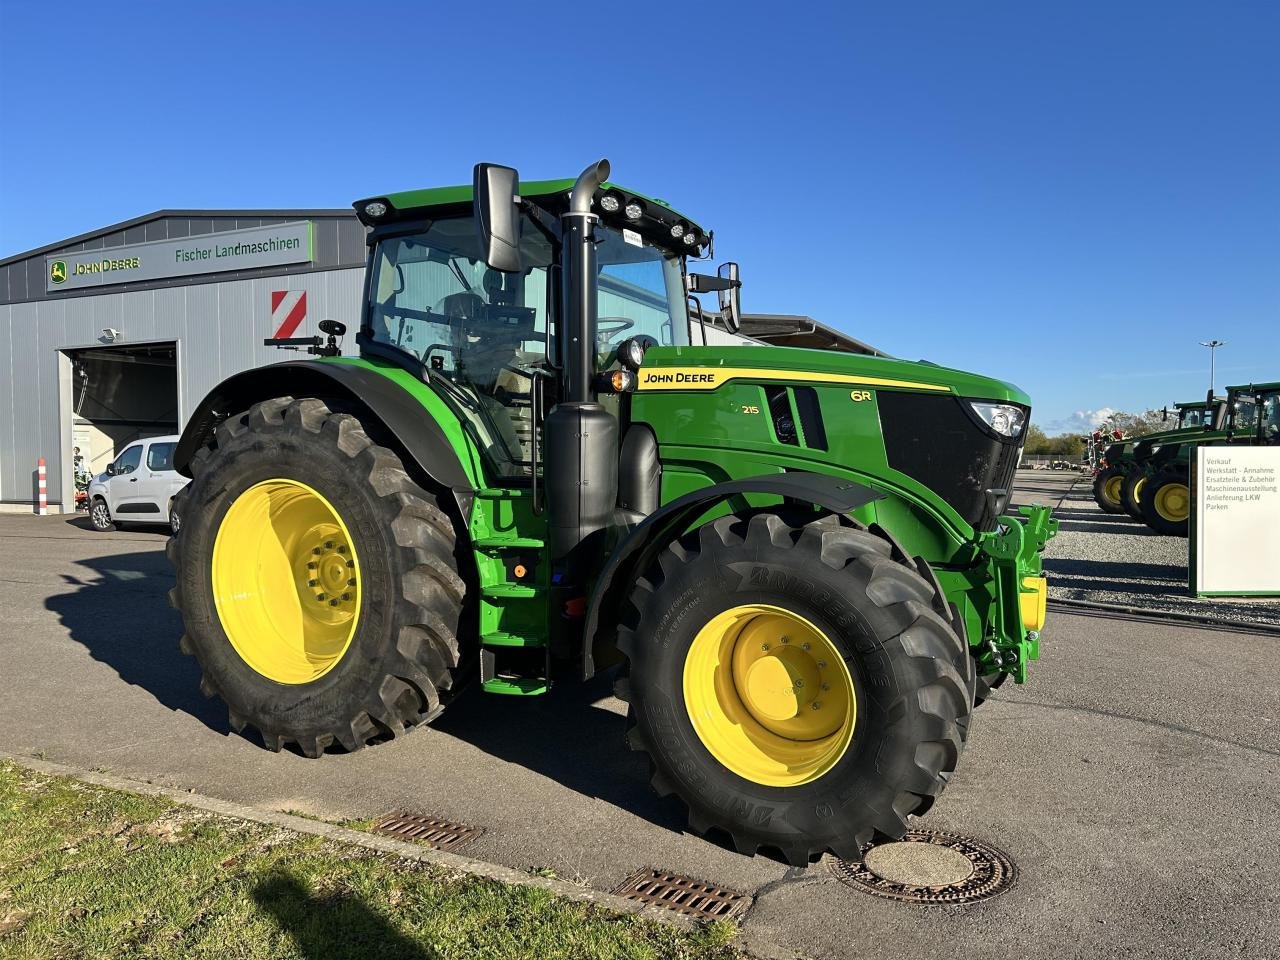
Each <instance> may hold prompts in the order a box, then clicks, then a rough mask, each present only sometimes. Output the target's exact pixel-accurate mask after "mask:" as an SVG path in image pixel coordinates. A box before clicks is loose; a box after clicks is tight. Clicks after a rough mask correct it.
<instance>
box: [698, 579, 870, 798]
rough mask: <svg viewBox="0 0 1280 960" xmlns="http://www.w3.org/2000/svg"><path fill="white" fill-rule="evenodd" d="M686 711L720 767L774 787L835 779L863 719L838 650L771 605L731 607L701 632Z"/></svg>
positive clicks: (801, 620)
mask: <svg viewBox="0 0 1280 960" xmlns="http://www.w3.org/2000/svg"><path fill="white" fill-rule="evenodd" d="M684 702H685V708H686V709H687V710H688V712H689V719H690V721H691V722H692V723H693V729H694V730H695V731H696V732H697V734H698V738H699V739H700V740H701V741H702V743H703V745H704V746H705V747H706V748H707V749H708V750H709V751H710V752H711V755H712V756H714V757H715V758H716V760H718V761H719V762H720V763H721V764H723V765H724V766H725V767H726V768H728V769H729V770H731V771H732V772H734V773H736V774H737V775H738V776H740V777H742V778H743V779H746V780H750V781H752V782H753V783H759V784H764V785H766V786H771V787H795V786H799V785H800V784H802V783H808V782H810V781H812V780H816V779H817V778H818V777H820V776H822V775H823V774H824V773H826V772H827V771H828V770H830V769H831V768H832V767H833V766H834V765H835V764H836V762H837V761H838V760H839V759H840V758H841V757H842V756H843V755H844V752H845V750H846V749H847V748H848V746H849V742H850V740H852V738H853V729H854V726H855V724H856V720H857V703H856V699H855V697H854V693H853V681H852V679H851V678H850V676H849V668H848V667H847V666H846V665H845V662H844V658H843V657H841V656H840V652H839V651H838V650H837V649H836V647H835V645H834V644H833V643H832V642H831V641H830V640H829V639H827V636H826V634H824V633H823V632H822V631H821V630H819V629H818V628H817V627H815V626H814V625H813V624H812V623H810V622H809V621H808V620H806V619H804V618H803V617H801V616H798V615H796V614H794V613H792V612H790V611H788V610H784V609H782V608H781V607H772V606H767V605H764V604H746V605H744V606H738V607H733V608H732V609H729V610H726V611H725V612H724V613H722V614H720V615H719V616H716V617H714V618H712V619H711V620H710V621H709V622H708V623H707V624H706V625H705V626H704V627H703V628H702V629H701V630H699V631H698V635H697V636H696V637H694V639H693V644H692V646H690V648H689V653H688V655H687V656H686V657H685V662H684Z"/></svg>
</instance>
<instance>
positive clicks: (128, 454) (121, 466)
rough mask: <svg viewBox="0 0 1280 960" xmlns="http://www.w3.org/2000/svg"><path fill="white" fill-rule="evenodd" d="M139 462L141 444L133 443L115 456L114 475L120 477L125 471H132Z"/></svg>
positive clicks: (136, 467)
mask: <svg viewBox="0 0 1280 960" xmlns="http://www.w3.org/2000/svg"><path fill="white" fill-rule="evenodd" d="M140 463H142V445H141V444H134V445H133V446H132V447H130V448H129V449H127V450H126V451H125V452H124V453H122V454H120V456H118V457H116V476H117V477H121V476H124V475H125V474H126V473H133V471H135V470H137V469H138V464H140Z"/></svg>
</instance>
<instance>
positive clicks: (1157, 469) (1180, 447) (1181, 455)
mask: <svg viewBox="0 0 1280 960" xmlns="http://www.w3.org/2000/svg"><path fill="white" fill-rule="evenodd" d="M1214 426H1215V429H1211V430H1205V431H1204V432H1202V433H1197V434H1192V435H1190V436H1187V437H1179V438H1176V440H1174V441H1165V442H1163V443H1154V444H1152V445H1151V446H1150V447H1149V448H1148V449H1146V450H1143V451H1142V454H1143V456H1144V459H1143V460H1141V462H1140V464H1139V466H1138V470H1139V471H1140V473H1139V476H1140V477H1141V479H1142V481H1143V482H1142V484H1141V487H1140V488H1139V494H1138V506H1139V509H1140V510H1141V513H1142V520H1143V521H1144V522H1145V523H1146V524H1147V526H1149V527H1150V528H1151V529H1152V530H1154V531H1156V533H1162V534H1165V535H1166V536H1174V537H1185V536H1187V535H1188V532H1189V531H1190V527H1191V520H1190V518H1191V508H1192V501H1191V459H1192V458H1193V457H1194V456H1195V451H1196V448H1197V447H1200V446H1202V445H1204V444H1208V445H1211V446H1219V445H1222V444H1240V445H1244V446H1254V445H1258V444H1274V443H1280V383H1249V384H1241V385H1239V386H1235V387H1227V400H1226V403H1225V409H1223V410H1222V412H1221V414H1220V416H1219V418H1218V420H1217V422H1216V423H1215V425H1214ZM1139 447H1141V444H1140V445H1139Z"/></svg>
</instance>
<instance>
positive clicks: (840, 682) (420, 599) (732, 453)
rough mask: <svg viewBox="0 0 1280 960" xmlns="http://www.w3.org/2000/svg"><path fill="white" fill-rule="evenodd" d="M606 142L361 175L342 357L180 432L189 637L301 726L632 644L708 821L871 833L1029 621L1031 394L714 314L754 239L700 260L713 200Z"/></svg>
mask: <svg viewBox="0 0 1280 960" xmlns="http://www.w3.org/2000/svg"><path fill="white" fill-rule="evenodd" d="M608 171H609V167H608V164H607V163H606V162H604V161H601V162H600V163H598V164H595V165H593V166H591V167H589V168H588V169H587V170H586V171H584V172H583V173H582V175H581V176H579V177H578V178H577V179H576V181H575V180H553V181H543V182H537V183H525V184H523V188H522V186H521V184H520V183H519V181H518V178H517V175H516V172H515V171H514V170H512V169H510V168H507V167H500V166H496V165H491V164H481V165H479V166H477V167H476V170H475V179H474V181H473V184H472V186H470V187H448V188H441V189H432V190H422V191H415V192H408V193H397V194H390V195H386V196H380V197H373V198H370V199H368V200H362V201H360V202H358V203H357V204H356V205H355V206H356V210H357V212H358V213H359V216H360V217H361V219H362V220H363V221H364V223H365V224H366V225H367V226H368V227H369V235H368V242H369V267H368V274H367V279H366V297H365V305H364V310H363V315H362V316H361V318H360V329H359V333H358V335H357V336H356V342H357V344H358V345H359V354H360V355H359V358H358V359H357V358H353V357H344V356H340V355H339V354H340V353H341V351H340V349H339V345H338V344H337V342H336V338H337V337H339V336H341V335H342V334H343V333H344V332H345V328H344V327H343V326H342V324H340V323H335V322H333V321H326V322H325V323H324V324H323V325H322V326H321V330H322V331H323V332H325V333H327V334H329V337H328V339H327V341H325V342H321V339H320V338H319V337H317V338H314V339H312V340H306V339H304V341H303V342H304V344H305V345H307V346H308V348H309V349H310V350H311V351H312V352H313V353H317V354H319V358H318V359H313V360H300V361H293V362H286V363H279V364H275V365H271V366H267V367H263V368H259V369H255V370H250V371H247V372H245V373H241V374H239V375H237V376H235V377H232V378H230V379H229V380H227V381H225V382H224V383H222V384H221V385H220V386H218V387H217V388H216V389H215V390H214V391H213V392H212V393H211V394H210V395H209V396H208V397H207V398H205V400H204V401H203V402H202V403H201V404H200V406H199V408H198V409H197V410H196V412H195V413H194V415H193V416H192V418H191V421H190V423H189V424H188V426H187V428H186V431H185V433H184V434H183V436H182V440H181V442H180V444H179V445H178V449H177V451H176V460H177V464H178V467H179V469H181V470H183V471H184V472H186V473H187V474H188V475H189V476H190V477H191V478H192V482H191V483H190V484H189V485H188V486H187V488H186V489H185V491H184V492H183V494H182V503H181V504H180V505H179V507H178V509H179V510H180V512H181V513H182V516H183V519H184V522H183V526H182V531H181V533H180V534H179V535H177V536H176V537H174V539H173V540H172V541H171V542H170V547H169V552H170V557H171V559H172V562H173V564H174V566H175V568H176V570H177V586H176V588H175V589H174V591H173V594H172V601H173V603H174V605H175V606H176V607H177V608H178V609H179V610H180V611H181V612H182V616H183V619H184V622H185V635H184V637H183V639H182V648H183V650H185V651H186V652H187V653H189V654H191V655H193V656H194V657H196V659H197V660H198V661H199V662H200V666H201V667H202V669H203V682H202V686H203V689H204V690H205V692H206V693H208V694H209V695H215V694H216V695H218V696H220V697H221V698H222V699H223V700H224V701H226V703H227V705H228V708H229V712H230V720H231V724H232V725H233V727H234V728H235V729H236V730H242V729H243V728H245V727H246V726H252V727H254V728H256V729H257V730H258V731H259V732H260V733H261V736H262V739H263V741H264V742H265V744H266V746H267V747H269V748H271V749H273V750H279V749H281V748H285V747H288V748H291V749H297V750H299V751H300V752H301V753H303V754H305V755H307V756H311V757H315V756H319V755H320V754H321V753H322V752H324V751H325V750H328V749H333V750H339V749H344V750H355V749H358V748H360V747H362V746H365V745H367V744H371V743H374V742H377V741H381V740H385V739H388V738H390V737H394V736H397V735H399V734H401V733H404V732H405V730H407V729H408V728H410V727H412V726H414V725H416V724H419V723H423V722H426V721H430V720H431V719H432V718H434V717H436V716H438V715H439V714H440V713H441V711H443V710H444V709H445V708H446V707H447V706H448V705H449V704H450V702H451V701H452V700H453V699H454V698H455V697H456V696H458V695H459V692H460V691H461V690H462V688H463V687H464V686H465V685H466V684H467V683H468V682H469V681H476V682H477V683H478V686H479V687H480V689H481V690H482V691H484V692H486V693H490V694H506V695H516V696H534V695H540V694H545V693H546V692H547V691H548V690H549V689H550V688H551V686H552V684H553V683H557V682H564V681H567V680H570V679H577V680H584V679H587V678H590V677H591V676H592V675H593V674H595V673H596V672H597V671H599V670H603V669H605V668H613V669H615V670H616V674H617V677H618V680H617V686H616V690H617V692H618V694H619V696H621V697H623V698H624V699H626V700H627V701H628V702H629V705H630V719H629V728H630V729H629V735H628V737H629V741H630V744H631V746H632V747H633V748H634V749H638V750H643V751H645V752H647V753H648V755H649V757H650V759H651V761H652V781H653V785H654V787H656V788H657V789H658V790H659V791H661V792H663V793H674V794H677V795H678V796H679V797H680V798H681V799H682V800H683V801H684V802H685V803H686V804H687V806H688V809H689V821H690V824H691V825H692V827H693V828H694V829H696V830H698V831H701V832H707V831H710V830H712V829H713V828H715V829H718V830H721V831H724V832H726V833H727V834H728V835H730V836H731V837H732V839H733V842H734V844H735V846H736V848H737V849H738V850H740V851H742V852H744V853H755V852H757V851H758V850H764V851H767V852H770V853H772V854H773V855H778V856H781V857H783V858H785V859H786V860H788V861H789V862H791V863H794V864H803V863H806V862H809V861H810V860H812V859H813V858H815V857H817V856H818V855H820V854H821V853H822V852H823V851H833V852H834V853H836V854H837V855H839V856H844V857H857V856H859V855H860V850H861V847H862V845H863V844H865V843H866V842H868V841H871V840H873V839H877V838H878V839H884V838H890V837H899V836H901V835H902V834H903V832H904V831H905V830H906V829H907V818H908V816H909V815H911V814H920V813H923V812H924V811H925V810H927V809H928V808H929V806H930V805H931V804H932V803H933V801H934V798H935V797H937V796H938V794H939V793H941V792H942V789H943V788H944V787H945V786H946V784H947V781H948V779H949V778H950V776H951V774H952V772H953V771H954V770H955V769H956V764H957V763H958V761H959V759H960V753H961V749H962V748H963V746H964V743H965V739H966V737H967V735H968V731H969V723H970V714H971V711H972V708H973V706H974V704H975V701H980V700H981V699H983V698H984V697H985V696H986V695H987V694H988V693H989V691H990V688H991V687H993V686H995V685H997V684H999V683H1000V682H1002V681H1003V680H1004V679H1005V678H1007V677H1010V676H1012V677H1013V679H1014V680H1015V681H1017V682H1019V683H1021V682H1022V681H1023V680H1024V679H1025V676H1026V670H1027V662H1028V661H1029V660H1033V659H1035V658H1036V657H1037V656H1038V655H1039V639H1040V630H1041V628H1042V626H1043V622H1044V617H1045V597H1046V586H1045V581H1044V579H1043V577H1042V576H1041V563H1040V551H1041V550H1042V549H1043V547H1044V544H1045V541H1046V540H1047V539H1048V538H1049V537H1051V536H1053V534H1054V533H1055V531H1056V521H1054V520H1052V519H1051V518H1050V516H1049V510H1048V508H1044V507H1031V508H1026V507H1024V508H1022V510H1021V511H1020V513H1019V514H1018V515H1017V516H1009V515H1006V510H1007V509H1008V505H1009V498H1010V492H1011V487H1012V484H1013V480H1014V470H1015V469H1016V467H1017V465H1018V460H1019V457H1020V454H1021V447H1022V443H1023V439H1024V432H1023V428H1024V426H1025V424H1026V423H1027V417H1028V413H1029V401H1028V399H1027V397H1026V395H1025V394H1023V393H1022V392H1021V391H1020V390H1018V389H1017V388H1015V387H1013V386H1010V385H1009V384H1007V383H1002V382H1000V381H998V380H991V379H988V378H986V377H980V376H975V375H973V374H968V373H962V372H960V371H957V370H950V369H946V368H943V367H939V366H935V365H933V364H929V363H910V362H904V361H900V360H895V359H891V358H887V357H883V356H865V355H856V354H847V353H839V352H831V351H816V350H802V349H793V348H782V347H772V346H763V345H758V344H755V343H753V342H752V341H749V340H747V339H746V338H743V337H739V336H731V335H730V334H731V332H734V331H737V330H738V329H739V325H740V314H739V310H740V308H739V288H740V282H739V280H738V277H737V267H736V265H734V264H725V265H724V266H723V267H722V268H721V270H720V271H718V272H717V273H716V274H715V275H710V274H698V273H694V272H691V271H690V270H689V267H690V265H691V262H692V261H693V260H695V259H697V258H702V257H707V256H709V255H710V253H711V239H712V238H711V234H710V233H709V232H707V231H705V230H703V229H702V228H701V227H699V226H698V225H697V224H696V223H694V222H693V221H692V220H690V219H688V218H687V217H685V216H683V215H681V214H680V213H678V212H676V211H675V210H674V209H672V208H671V207H670V206H668V205H667V204H666V203H664V202H662V201H659V200H655V199H653V198H651V197H647V196H644V195H642V194H639V193H636V192H634V191H631V190H628V189H626V188H624V187H621V186H619V185H617V184H614V183H610V182H608V180H607V178H608ZM703 292H714V293H716V294H717V295H718V299H719V305H718V306H719V315H720V316H722V317H723V321H722V322H721V323H720V324H712V323H711V322H710V321H708V320H707V318H706V316H705V315H704V314H703V313H702V311H701V308H700V307H698V305H697V304H698V302H697V299H696V296H695V297H693V298H692V301H693V305H694V306H693V307H692V308H691V307H690V302H691V297H690V294H694V295H696V294H699V293H703ZM726 327H727V330H726V329H724V328H726ZM713 340H715V341H720V343H721V345H716V343H712V342H710V341H713ZM725 341H736V342H733V343H726V342H725ZM519 735H520V732H519V731H512V736H519Z"/></svg>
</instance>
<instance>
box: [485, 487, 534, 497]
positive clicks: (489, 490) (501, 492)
mask: <svg viewBox="0 0 1280 960" xmlns="http://www.w3.org/2000/svg"><path fill="white" fill-rule="evenodd" d="M475 495H476V496H477V497H481V498H483V499H485V500H524V499H526V498H528V497H529V495H530V491H529V490H528V489H526V488H524V487H481V488H480V489H478V490H476V492H475Z"/></svg>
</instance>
